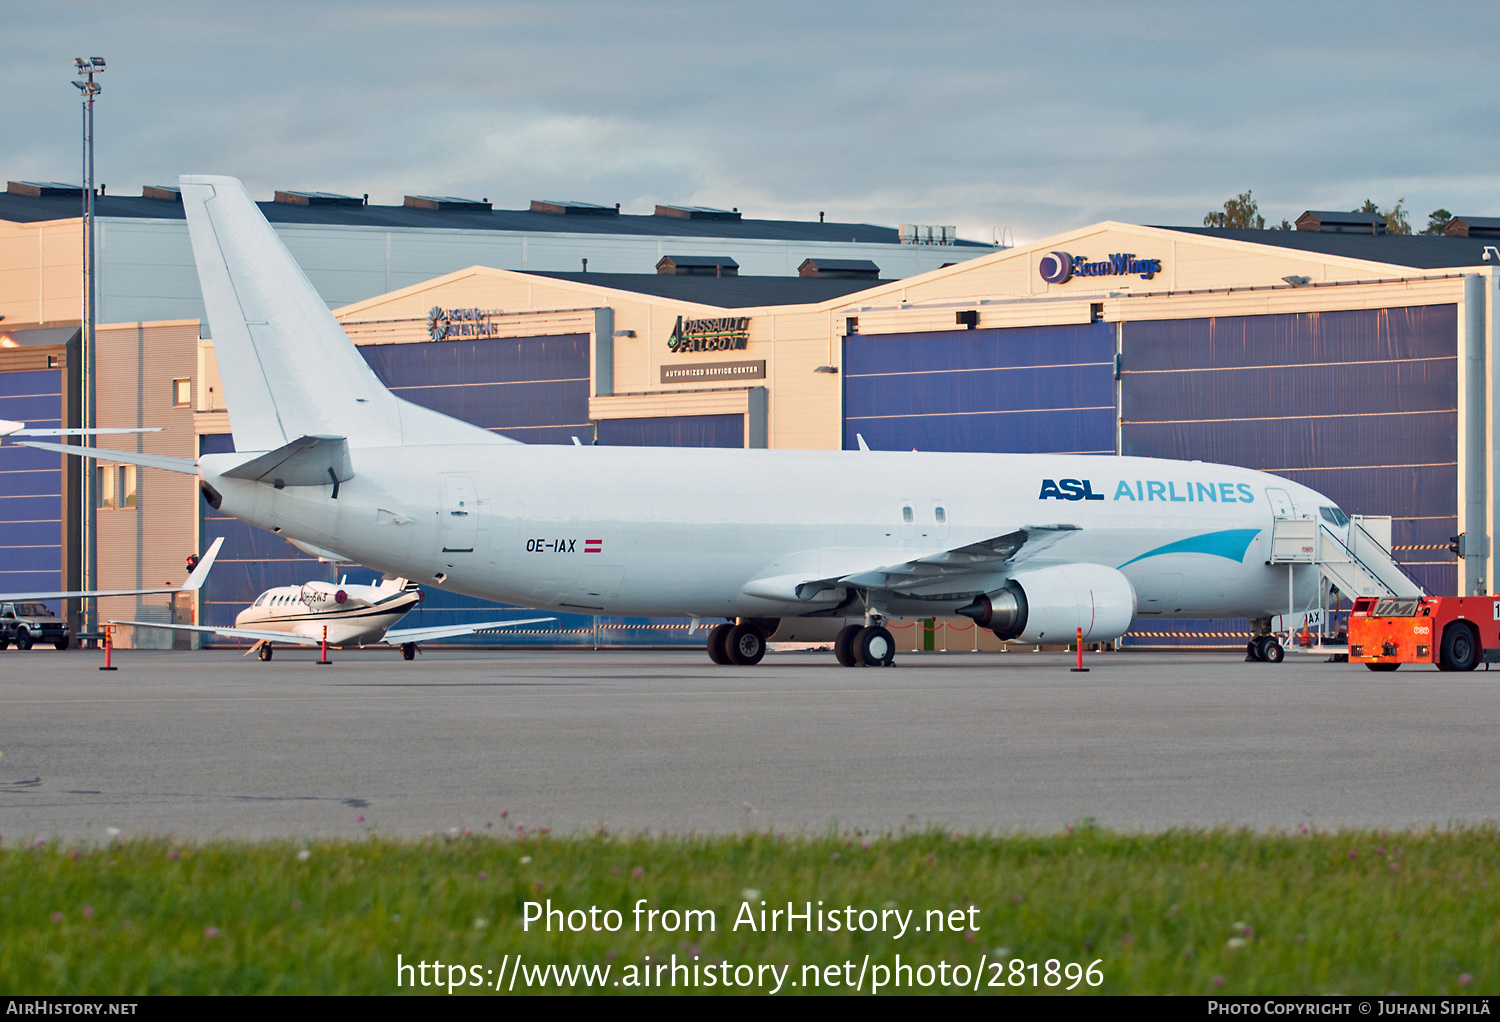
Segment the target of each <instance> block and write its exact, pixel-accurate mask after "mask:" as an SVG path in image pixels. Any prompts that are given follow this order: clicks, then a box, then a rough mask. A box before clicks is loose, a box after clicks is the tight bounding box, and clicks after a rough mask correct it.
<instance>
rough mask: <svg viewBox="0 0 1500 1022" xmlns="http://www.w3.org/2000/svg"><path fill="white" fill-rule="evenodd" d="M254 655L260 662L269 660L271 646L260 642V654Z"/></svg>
mask: <svg viewBox="0 0 1500 1022" xmlns="http://www.w3.org/2000/svg"><path fill="white" fill-rule="evenodd" d="M256 655H257V656H259V657H260V658H261V659H262V660H269V659H271V644H270V643H269V642H262V643H261V644H260V652H259V653H258V654H256Z"/></svg>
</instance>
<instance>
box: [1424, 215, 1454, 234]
mask: <svg viewBox="0 0 1500 1022" xmlns="http://www.w3.org/2000/svg"><path fill="white" fill-rule="evenodd" d="M1452 222H1453V214H1452V213H1450V212H1448V211H1447V210H1446V209H1435V210H1433V211H1432V212H1431V213H1428V214H1427V226H1426V227H1425V228H1424V229H1423V230H1422V233H1423V234H1434V235H1440V234H1446V233H1447V231H1448V225H1449V224H1450V223H1452Z"/></svg>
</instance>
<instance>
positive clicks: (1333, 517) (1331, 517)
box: [1318, 507, 1349, 529]
mask: <svg viewBox="0 0 1500 1022" xmlns="http://www.w3.org/2000/svg"><path fill="white" fill-rule="evenodd" d="M1318 513H1319V514H1321V515H1322V516H1323V520H1324V521H1325V522H1331V523H1332V524H1334V525H1337V526H1338V527H1339V528H1341V529H1342V528H1343V527H1344V526H1346V525H1348V524H1349V516H1348V515H1346V514H1344V512H1342V511H1340V510H1339V509H1338V508H1336V507H1320V508H1318Z"/></svg>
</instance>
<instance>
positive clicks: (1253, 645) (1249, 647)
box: [1245, 637, 1260, 664]
mask: <svg viewBox="0 0 1500 1022" xmlns="http://www.w3.org/2000/svg"><path fill="white" fill-rule="evenodd" d="M1259 662H1260V639H1259V638H1258V637H1257V638H1254V639H1251V640H1250V641H1249V642H1247V643H1245V663H1247V664H1248V663H1259Z"/></svg>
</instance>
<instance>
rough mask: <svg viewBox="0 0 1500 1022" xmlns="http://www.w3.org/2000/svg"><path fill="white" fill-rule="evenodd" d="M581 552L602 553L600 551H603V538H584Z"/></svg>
mask: <svg viewBox="0 0 1500 1022" xmlns="http://www.w3.org/2000/svg"><path fill="white" fill-rule="evenodd" d="M583 552H584V553H586V554H602V553H604V540H602V539H586V540H584V541H583Z"/></svg>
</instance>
